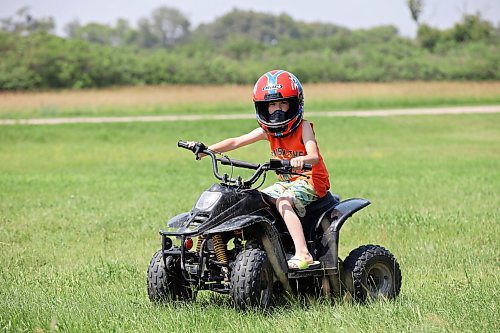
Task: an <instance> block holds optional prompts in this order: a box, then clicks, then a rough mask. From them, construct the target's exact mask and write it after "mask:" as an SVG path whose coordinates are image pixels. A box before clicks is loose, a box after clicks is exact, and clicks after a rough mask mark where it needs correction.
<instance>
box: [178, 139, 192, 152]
mask: <svg viewBox="0 0 500 333" xmlns="http://www.w3.org/2000/svg"><path fill="white" fill-rule="evenodd" d="M177 147H181V148H184V149H189V150H192V149H191V147H189V146H188V144H187V142H186V141H182V140H179V141H178V142H177Z"/></svg>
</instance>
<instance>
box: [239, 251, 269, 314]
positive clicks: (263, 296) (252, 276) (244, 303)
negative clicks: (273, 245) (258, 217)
mask: <svg viewBox="0 0 500 333" xmlns="http://www.w3.org/2000/svg"><path fill="white" fill-rule="evenodd" d="M272 290H273V270H272V267H271V264H270V263H269V260H268V259H267V254H266V252H265V251H263V250H261V249H256V248H250V249H245V250H244V251H242V252H240V253H239V254H238V256H237V257H236V260H235V262H234V269H233V270H232V272H231V292H230V294H231V298H232V300H233V304H234V306H235V307H236V308H239V309H240V310H246V309H248V308H261V309H266V308H267V307H268V306H269V302H270V299H271V295H272Z"/></svg>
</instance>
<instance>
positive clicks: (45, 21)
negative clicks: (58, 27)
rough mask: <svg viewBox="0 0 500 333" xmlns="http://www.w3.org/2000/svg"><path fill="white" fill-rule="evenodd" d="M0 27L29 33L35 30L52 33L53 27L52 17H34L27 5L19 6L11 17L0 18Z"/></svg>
mask: <svg viewBox="0 0 500 333" xmlns="http://www.w3.org/2000/svg"><path fill="white" fill-rule="evenodd" d="M0 25H1V29H2V30H4V31H7V32H11V33H14V34H22V35H26V34H31V33H35V32H44V33H53V32H54V28H55V23H54V19H53V18H52V17H44V18H35V17H34V16H33V15H31V14H30V8H29V7H28V6H25V7H21V8H20V9H18V10H17V11H16V14H15V15H14V16H13V17H7V18H2V19H0Z"/></svg>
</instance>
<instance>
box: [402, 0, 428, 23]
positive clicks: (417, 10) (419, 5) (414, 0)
mask: <svg viewBox="0 0 500 333" xmlns="http://www.w3.org/2000/svg"><path fill="white" fill-rule="evenodd" d="M406 4H407V5H408V9H410V13H411V18H412V19H413V21H415V23H416V24H417V26H420V14H422V11H423V10H424V0H406Z"/></svg>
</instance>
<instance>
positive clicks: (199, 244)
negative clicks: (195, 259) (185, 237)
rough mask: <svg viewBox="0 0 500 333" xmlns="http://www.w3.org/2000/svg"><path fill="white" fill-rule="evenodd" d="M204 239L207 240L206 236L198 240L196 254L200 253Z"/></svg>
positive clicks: (200, 236)
mask: <svg viewBox="0 0 500 333" xmlns="http://www.w3.org/2000/svg"><path fill="white" fill-rule="evenodd" d="M204 239H205V237H204V236H202V235H199V236H198V240H197V241H196V253H200V249H201V243H202V242H203V240H204Z"/></svg>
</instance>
